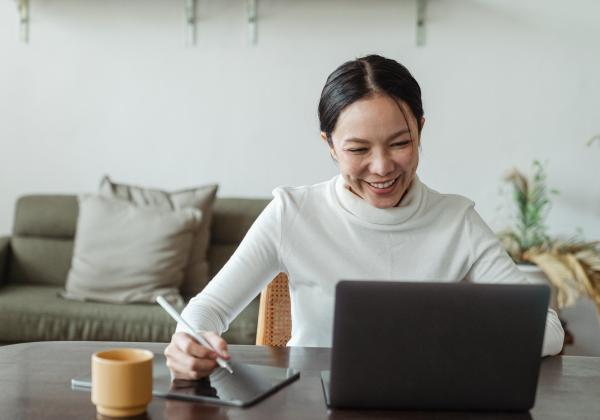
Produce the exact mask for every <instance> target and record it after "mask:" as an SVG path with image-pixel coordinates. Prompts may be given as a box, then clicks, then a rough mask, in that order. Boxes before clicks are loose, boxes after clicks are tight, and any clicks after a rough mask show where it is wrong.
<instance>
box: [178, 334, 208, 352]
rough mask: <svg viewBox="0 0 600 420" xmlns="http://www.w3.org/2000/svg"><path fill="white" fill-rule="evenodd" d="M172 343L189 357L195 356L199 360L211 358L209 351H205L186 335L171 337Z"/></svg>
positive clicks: (205, 349)
mask: <svg viewBox="0 0 600 420" xmlns="http://www.w3.org/2000/svg"><path fill="white" fill-rule="evenodd" d="M172 342H173V343H174V344H175V346H177V348H178V349H179V350H181V351H182V352H183V353H186V354H188V355H191V356H196V357H199V358H209V357H210V356H211V353H213V351H212V350H211V349H207V348H206V347H204V346H203V345H201V344H200V343H198V342H197V341H196V339H194V338H193V337H192V336H191V335H189V334H187V333H177V334H175V335H173V340H172Z"/></svg>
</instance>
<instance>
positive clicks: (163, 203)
mask: <svg viewBox="0 0 600 420" xmlns="http://www.w3.org/2000/svg"><path fill="white" fill-rule="evenodd" d="M217 188H218V186H217V185H216V184H209V185H204V186H200V187H196V188H190V189H185V190H180V191H173V192H167V191H161V190H158V189H154V188H144V187H140V186H136V185H128V184H122V183H116V182H113V181H112V180H111V179H110V178H109V177H108V176H105V177H104V178H103V179H102V181H101V182H100V194H102V195H104V196H107V197H112V198H120V199H123V200H127V201H129V202H131V203H133V204H135V205H137V206H148V207H155V208H160V209H170V210H178V209H184V208H190V207H191V208H195V209H198V210H200V211H202V221H201V223H200V227H199V229H198V231H197V235H196V236H195V238H194V242H193V245H192V248H191V251H190V259H189V262H188V265H187V268H186V270H185V273H184V277H183V281H182V283H181V286H180V291H181V293H182V294H183V295H184V296H186V297H191V296H194V295H196V294H197V293H198V292H200V291H201V290H202V289H203V288H204V286H206V283H207V282H208V279H209V277H208V276H209V264H208V260H207V250H208V247H209V244H210V226H211V223H212V212H213V210H212V208H213V203H214V201H215V196H216V194H217Z"/></svg>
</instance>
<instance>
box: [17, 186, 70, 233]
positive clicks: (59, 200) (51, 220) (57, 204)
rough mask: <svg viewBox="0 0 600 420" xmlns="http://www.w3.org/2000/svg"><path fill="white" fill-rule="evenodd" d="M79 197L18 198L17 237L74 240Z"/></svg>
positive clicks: (32, 196) (46, 196)
mask: <svg viewBox="0 0 600 420" xmlns="http://www.w3.org/2000/svg"><path fill="white" fill-rule="evenodd" d="M77 212H78V206H77V196H75V195H27V196H24V197H20V198H19V199H18V200H17V204H16V207H15V221H14V224H13V236H27V237H31V236H37V237H48V238H61V239H73V237H74V236H75V228H76V224H77Z"/></svg>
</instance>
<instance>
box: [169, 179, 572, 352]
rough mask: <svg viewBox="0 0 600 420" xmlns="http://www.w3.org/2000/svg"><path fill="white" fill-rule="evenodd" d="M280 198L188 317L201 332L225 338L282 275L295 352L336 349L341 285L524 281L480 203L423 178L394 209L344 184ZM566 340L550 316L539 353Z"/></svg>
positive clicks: (283, 191)
mask: <svg viewBox="0 0 600 420" xmlns="http://www.w3.org/2000/svg"><path fill="white" fill-rule="evenodd" d="M273 195H274V199H273V201H271V203H269V205H268V206H267V207H266V208H265V210H264V211H263V212H262V213H261V214H260V216H259V217H258V218H257V220H256V221H255V222H254V224H253V225H252V227H251V228H250V230H249V231H248V233H247V235H246V237H245V238H244V240H243V241H242V242H241V244H240V246H239V247H238V249H237V250H236V252H235V253H234V254H233V256H232V257H231V259H230V260H229V261H228V262H227V264H225V266H224V267H223V268H222V269H221V271H219V273H218V274H217V275H216V276H215V277H214V278H213V279H212V281H210V283H209V284H208V285H207V286H206V288H205V289H204V290H203V291H202V292H201V293H199V294H198V295H197V296H196V297H194V298H193V299H192V300H191V301H190V302H189V304H188V305H187V307H186V308H185V309H184V311H183V316H184V317H185V318H186V320H188V322H190V323H191V324H192V325H193V326H195V327H196V328H198V329H199V330H205V331H215V332H217V333H219V334H221V333H222V332H223V331H225V330H227V328H228V326H229V323H230V322H231V321H232V320H233V319H234V318H235V317H236V316H237V315H238V314H239V313H240V312H241V311H242V309H243V308H244V307H246V305H247V304H248V303H249V302H250V301H251V300H252V299H253V298H254V297H255V296H256V295H257V294H258V293H260V291H261V290H262V289H263V288H264V287H265V286H266V285H267V284H268V283H269V282H270V281H271V280H272V279H273V278H274V277H275V275H277V274H278V273H280V272H284V273H287V275H288V278H289V287H290V297H291V303H292V307H291V310H292V320H293V321H292V338H291V340H290V341H289V343H288V345H290V346H320V347H330V346H331V340H332V332H333V331H332V327H333V309H334V291H335V285H336V283H337V282H338V281H339V280H340V279H377V280H403V279H406V280H410V281H442V282H459V281H463V280H464V281H471V282H482V283H483V282H487V283H526V282H527V279H526V277H525V276H524V275H523V274H522V273H521V272H520V271H519V270H518V269H517V268H516V266H515V264H514V263H513V262H512V260H511V259H510V258H509V257H508V255H507V254H506V252H505V251H504V250H503V248H502V247H501V245H500V243H499V241H498V239H497V238H496V235H494V233H493V232H492V231H491V230H490V229H489V227H488V226H487V225H486V224H485V223H484V222H483V220H482V219H481V217H480V216H479V215H478V214H477V212H476V211H475V209H474V204H473V202H471V201H469V200H467V199H466V198H463V197H461V196H457V195H448V194H440V193H438V192H436V191H433V190H431V189H429V188H428V187H427V186H425V185H424V184H423V183H421V182H420V181H419V179H418V178H415V180H414V181H413V182H412V184H411V187H410V189H409V190H408V192H407V193H406V195H405V197H404V198H403V199H402V201H401V202H400V205H399V206H398V207H394V208H387V209H378V208H376V207H373V206H371V205H370V204H368V203H367V202H366V201H364V200H362V199H361V198H359V197H357V196H356V195H354V194H353V193H352V192H350V191H349V190H348V189H346V188H345V185H344V181H343V178H342V177H341V176H339V175H338V176H336V177H334V178H333V179H331V180H330V181H327V182H323V183H320V184H316V185H311V186H305V187H281V188H276V189H275V190H274V191H273ZM498 316H502V314H498ZM178 330H181V328H180V327H178ZM563 337H564V331H563V329H562V327H561V325H560V321H559V320H558V317H557V316H556V313H555V312H554V311H552V310H549V311H548V317H547V320H546V334H545V338H544V345H543V351H542V354H543V355H551V354H557V353H558V352H560V350H561V348H562V343H563Z"/></svg>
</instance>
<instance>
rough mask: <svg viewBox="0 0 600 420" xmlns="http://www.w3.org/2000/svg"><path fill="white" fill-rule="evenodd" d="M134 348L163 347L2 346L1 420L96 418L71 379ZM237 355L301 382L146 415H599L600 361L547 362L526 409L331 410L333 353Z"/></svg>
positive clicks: (240, 350) (166, 404)
mask: <svg viewBox="0 0 600 420" xmlns="http://www.w3.org/2000/svg"><path fill="white" fill-rule="evenodd" d="M109 347H138V348H146V349H149V350H152V351H155V352H161V351H162V350H163V349H164V347H165V344H156V343H106V342H66V341H65V342H40V343H25V344H16V345H11V346H5V347H0V419H2V420H3V419H10V420H17V419H38V418H39V419H94V418H96V409H95V407H94V405H93V404H92V403H91V401H90V393H89V392H83V391H74V390H72V389H71V386H70V380H71V378H72V377H77V376H82V375H85V374H86V373H88V372H89V365H90V356H91V354H92V353H93V352H94V351H97V350H99V349H104V348H109ZM230 353H231V355H232V356H233V357H234V358H236V359H237V360H240V361H244V362H248V363H254V364H263V365H271V366H280V367H287V366H289V367H292V368H296V369H298V370H300V371H301V376H300V380H298V381H296V382H294V383H292V384H291V385H289V386H287V387H285V388H284V389H282V390H280V391H278V392H277V393H276V394H274V395H272V396H270V397H268V398H267V399H265V400H263V401H262V402H259V403H258V404H256V405H254V406H252V407H249V408H234V407H220V406H215V405H208V404H204V403H190V402H185V401H175V400H166V399H161V398H154V400H153V401H152V403H151V404H150V405H149V407H148V413H147V415H146V416H144V417H142V418H148V419H153V420H156V419H181V420H187V419H221V420H224V419H260V420H264V419H269V420H278V419H326V418H330V419H360V418H364V419H367V418H369V419H371V418H377V419H382V418H395V419H433V418H435V419H544V420H550V419H577V420H581V419H598V418H600V358H596V357H576V356H562V357H553V358H548V359H545V360H544V361H543V363H542V372H541V375H540V382H539V387H538V394H537V402H536V405H535V407H534V409H533V410H532V411H531V412H530V413H525V414H516V415H515V414H500V413H440V412H402V411H387V412H386V411H353V410H352V411H350V410H328V409H327V407H326V406H325V403H324V400H323V392H322V388H321V383H320V378H319V371H320V370H325V369H328V366H329V357H330V350H329V349H324V348H301V347H291V348H271V347H259V346H230Z"/></svg>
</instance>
